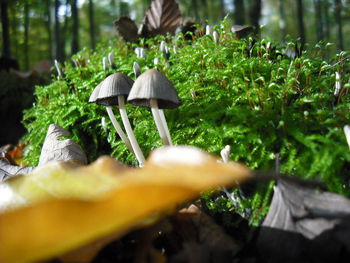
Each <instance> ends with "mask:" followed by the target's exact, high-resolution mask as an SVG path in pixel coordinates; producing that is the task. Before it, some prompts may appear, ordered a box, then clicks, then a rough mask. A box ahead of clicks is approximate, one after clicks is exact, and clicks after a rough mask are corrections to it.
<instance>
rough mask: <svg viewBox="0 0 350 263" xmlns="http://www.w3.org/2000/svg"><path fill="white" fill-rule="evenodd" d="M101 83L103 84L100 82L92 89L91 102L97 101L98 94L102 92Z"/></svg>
mask: <svg viewBox="0 0 350 263" xmlns="http://www.w3.org/2000/svg"><path fill="white" fill-rule="evenodd" d="M101 84H102V82H101V83H100V84H98V85H97V86H96V88H94V90H93V91H92V93H91V95H90V98H89V103H96V100H97V97H98V94H99V93H100V89H101Z"/></svg>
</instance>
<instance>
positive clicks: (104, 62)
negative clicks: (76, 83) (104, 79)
mask: <svg viewBox="0 0 350 263" xmlns="http://www.w3.org/2000/svg"><path fill="white" fill-rule="evenodd" d="M102 65H103V71H107V70H108V60H107V58H106V57H103V58H102Z"/></svg>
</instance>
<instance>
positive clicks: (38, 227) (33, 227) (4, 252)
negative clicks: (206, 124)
mask: <svg viewBox="0 0 350 263" xmlns="http://www.w3.org/2000/svg"><path fill="white" fill-rule="evenodd" d="M249 175H250V172H249V170H248V169H247V168H246V167H244V166H242V165H239V164H235V163H229V164H223V163H218V162H217V160H216V159H215V158H213V157H212V156H209V155H207V154H205V153H203V152H201V151H199V150H197V149H193V148H190V147H182V148H181V147H164V148H161V149H159V150H157V151H156V152H155V153H153V154H152V156H151V157H150V158H149V160H148V162H147V163H146V165H145V167H143V168H140V169H134V168H126V167H124V166H122V165H120V164H119V163H118V162H116V161H114V160H112V159H111V158H106V157H104V158H103V159H101V160H98V161H97V162H95V163H93V164H91V165H89V166H87V167H81V168H76V167H70V166H67V165H62V164H48V165H47V166H43V167H41V168H40V169H37V170H36V171H34V173H33V174H31V175H30V176H26V177H20V178H15V179H13V180H9V181H6V182H5V183H3V184H0V197H2V198H3V199H4V198H5V201H6V196H7V197H8V199H10V201H9V200H7V201H9V202H8V203H7V205H4V206H3V207H1V208H0V244H1V245H0V262H6V263H8V262H16V263H21V262H32V261H38V260H43V259H49V258H52V257H55V256H58V255H61V254H63V253H66V252H69V251H72V250H74V249H77V248H79V247H82V246H84V245H87V244H89V243H91V242H93V241H95V240H98V239H101V238H103V237H106V236H109V235H111V234H113V235H115V237H119V236H121V235H123V234H125V233H127V232H128V231H130V230H131V229H133V228H134V227H136V226H138V225H139V224H140V222H142V220H144V219H147V218H149V217H150V216H152V215H155V214H159V213H160V212H162V211H167V210H168V209H170V208H173V207H175V206H176V205H178V204H181V203H183V202H185V201H188V200H190V199H192V198H195V197H197V196H198V195H199V194H200V192H201V191H204V190H209V189H212V188H216V187H218V186H223V185H233V184H236V183H238V182H241V181H242V180H244V179H246V178H247V177H249ZM29 178H30V179H29ZM15 200H16V201H15ZM16 202H17V203H16ZM3 203H6V202H4V201H3V200H2V201H0V204H1V205H2V204H3Z"/></svg>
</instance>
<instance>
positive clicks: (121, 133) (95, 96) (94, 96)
mask: <svg viewBox="0 0 350 263" xmlns="http://www.w3.org/2000/svg"><path fill="white" fill-rule="evenodd" d="M102 82H103V81H102ZM102 82H101V83H100V84H98V85H97V86H96V87H95V88H94V90H93V91H92V93H91V95H90V98H89V103H97V104H99V105H103V104H101V102H99V103H98V102H97V99H98V98H99V93H100V90H101V86H102ZM104 106H106V105H104ZM106 109H107V113H108V117H109V119H110V120H111V122H112V124H113V126H114V128H115V129H116V131H117V133H118V135H119V137H120V138H121V139H122V141H123V142H124V143H125V145H126V147H127V148H128V149H129V150H130V151H131V152H133V150H132V147H131V144H130V141H129V139H128V138H127V137H126V135H125V133H124V131H123V130H122V129H121V128H120V125H119V123H118V122H117V120H116V119H115V117H114V114H113V111H112V108H111V107H110V106H106Z"/></svg>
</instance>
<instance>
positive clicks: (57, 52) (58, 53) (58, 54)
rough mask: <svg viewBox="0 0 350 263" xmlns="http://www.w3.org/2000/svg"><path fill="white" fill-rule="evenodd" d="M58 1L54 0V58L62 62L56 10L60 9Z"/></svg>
mask: <svg viewBox="0 0 350 263" xmlns="http://www.w3.org/2000/svg"><path fill="white" fill-rule="evenodd" d="M60 5H61V3H60V1H59V0H55V43H54V46H55V58H56V59H57V60H58V61H60V62H61V61H63V55H62V54H63V53H62V44H61V30H60V21H59V17H58V10H59V8H60Z"/></svg>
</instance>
